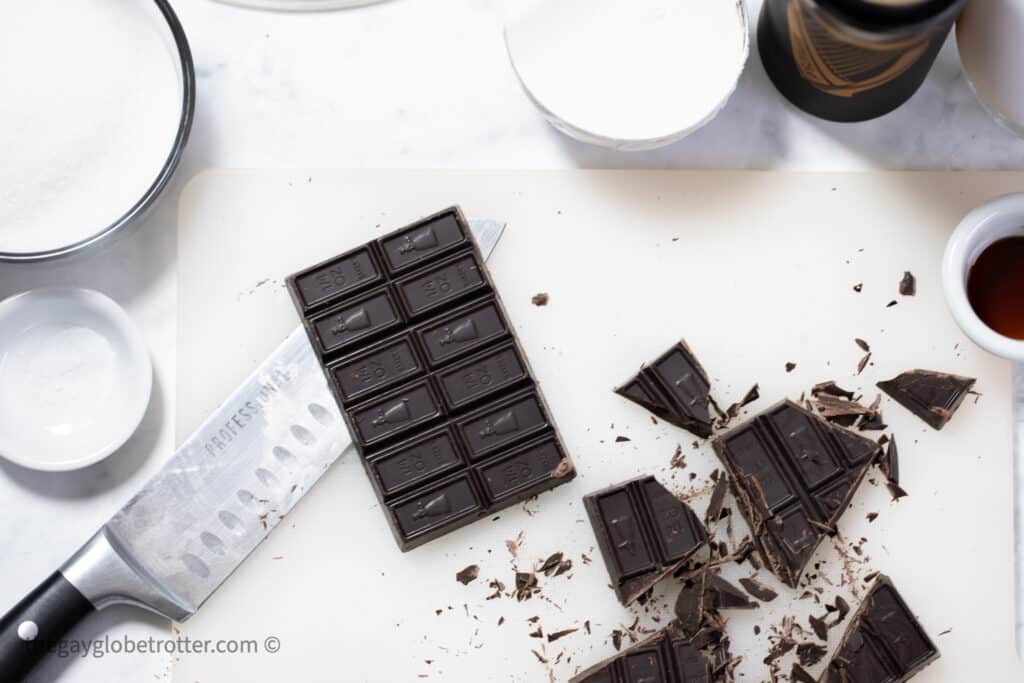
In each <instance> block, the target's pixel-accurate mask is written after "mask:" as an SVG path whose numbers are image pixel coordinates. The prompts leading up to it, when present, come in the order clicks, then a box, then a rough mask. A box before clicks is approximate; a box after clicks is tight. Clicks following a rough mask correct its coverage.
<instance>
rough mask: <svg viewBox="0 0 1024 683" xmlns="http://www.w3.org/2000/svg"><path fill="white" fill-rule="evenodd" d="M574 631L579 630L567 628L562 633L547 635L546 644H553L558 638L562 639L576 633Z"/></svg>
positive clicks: (556, 632)
mask: <svg viewBox="0 0 1024 683" xmlns="http://www.w3.org/2000/svg"><path fill="white" fill-rule="evenodd" d="M576 631H579V629H578V628H567V629H565V630H562V631H555V632H554V633H549V634H548V642H549V643H553V642H555V641H556V640H558V639H559V638H564V637H566V636H567V635H569V634H571V633H576Z"/></svg>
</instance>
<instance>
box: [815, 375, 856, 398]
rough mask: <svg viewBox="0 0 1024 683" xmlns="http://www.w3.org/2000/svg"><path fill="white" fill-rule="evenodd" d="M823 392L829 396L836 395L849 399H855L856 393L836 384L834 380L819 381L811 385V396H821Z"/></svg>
mask: <svg viewBox="0 0 1024 683" xmlns="http://www.w3.org/2000/svg"><path fill="white" fill-rule="evenodd" d="M822 394H825V395H828V396H835V397H836V398H845V399H847V400H848V401H853V400H854V399H855V397H856V395H855V394H854V393H853V392H852V391H847V390H846V389H843V388H842V387H841V386H839V385H838V384H836V383H835V382H834V381H833V380H828V381H827V382H819V383H818V384H815V385H814V386H813V387H811V396H821V395H822Z"/></svg>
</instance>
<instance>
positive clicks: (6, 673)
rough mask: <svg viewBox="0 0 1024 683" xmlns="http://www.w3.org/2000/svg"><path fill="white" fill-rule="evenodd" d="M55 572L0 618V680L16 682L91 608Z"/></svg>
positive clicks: (75, 590)
mask: <svg viewBox="0 0 1024 683" xmlns="http://www.w3.org/2000/svg"><path fill="white" fill-rule="evenodd" d="M95 609H96V608H95V607H93V606H92V603H91V602H89V601H88V600H86V599H85V597H83V596H82V594H81V593H79V592H78V589H77V588H75V587H74V586H73V585H71V582H69V581H68V580H67V579H65V578H64V575H63V574H61V573H60V572H59V571H57V572H54V573H53V574H51V575H50V578H48V579H46V581H43V582H42V583H41V584H39V586H38V587H37V588H36V589H35V590H34V591H32V592H31V593H29V594H28V595H26V596H25V598H24V599H23V600H22V601H21V602H19V603H18V604H17V605H15V606H14V607H12V608H11V611H9V612H8V613H7V614H5V615H4V616H3V617H2V618H0V680H2V681H20V680H22V679H23V678H25V676H26V675H28V672H29V671H31V670H32V668H33V667H34V666H35V665H36V664H38V663H39V661H40V660H42V659H43V657H45V656H46V653H47V652H49V650H50V649H51V648H52V647H54V646H55V645H56V644H57V643H58V642H59V641H60V640H61V639H62V638H63V637H64V636H65V635H67V633H68V631H70V630H71V629H72V627H74V626H75V624H77V623H78V622H80V621H81V620H82V619H84V618H85V617H86V616H88V615H89V614H90V613H92V612H94V611H95Z"/></svg>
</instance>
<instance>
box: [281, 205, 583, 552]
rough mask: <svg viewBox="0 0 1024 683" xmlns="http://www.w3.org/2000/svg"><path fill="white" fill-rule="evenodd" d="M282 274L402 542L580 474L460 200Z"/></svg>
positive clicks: (423, 538) (432, 534) (410, 543)
mask: <svg viewBox="0 0 1024 683" xmlns="http://www.w3.org/2000/svg"><path fill="white" fill-rule="evenodd" d="M287 282H288V288H289V291H290V293H291V296H292V299H293V301H294V303H295V307H296V309H297V310H298V311H299V313H300V316H301V317H302V322H303V325H304V327H305V329H306V332H307V334H308V336H309V338H310V341H311V342H312V345H313V349H314V351H315V352H316V354H317V356H318V359H319V360H320V363H321V365H322V366H323V367H324V370H325V374H326V375H327V380H328V385H329V386H330V387H331V391H332V393H333V394H334V396H335V398H336V399H337V400H338V403H339V405H340V406H341V409H342V415H343V417H344V419H345V422H346V425H347V426H348V428H349V431H350V432H351V433H352V437H353V442H354V443H355V446H356V449H357V450H358V451H359V455H360V457H361V459H362V460H363V465H364V467H365V469H366V471H367V474H368V475H369V477H370V481H371V483H372V484H373V486H374V489H375V492H376V494H377V497H378V499H379V500H380V502H381V505H382V507H383V508H384V509H385V510H386V512H387V516H388V521H389V524H390V526H391V529H392V531H393V533H394V535H395V538H396V540H397V542H398V544H399V546H400V547H401V548H402V550H409V549H411V548H414V547H416V546H417V545H420V544H421V543H425V542H427V541H429V540H431V539H434V538H437V537H438V536H441V535H443V534H444V533H446V532H448V531H451V530H454V529H456V528H458V527H460V526H462V525H464V524H468V523H469V522H471V521H473V520H475V519H479V518H481V517H485V516H490V515H491V514H493V513H494V512H496V511H498V510H500V509H502V508H504V507H507V506H509V505H512V504H514V503H515V502H517V501H519V500H523V499H525V498H527V497H529V496H533V495H535V494H537V493H540V492H542V491H545V490H548V489H551V488H554V487H556V486H558V485H560V484H563V483H565V482H568V481H571V480H572V479H573V478H574V477H575V473H576V471H575V468H574V467H573V465H572V462H571V461H570V460H569V458H568V456H567V455H566V452H565V448H564V446H563V445H562V442H561V440H560V437H559V435H558V431H557V429H556V428H555V425H554V422H553V420H552V419H551V413H550V411H549V410H548V408H547V406H546V405H545V403H544V398H543V396H542V395H541V392H540V389H539V387H538V386H537V383H536V381H535V380H534V378H533V377H532V376H531V373H530V370H529V366H528V365H527V363H526V360H525V357H524V356H523V353H522V350H521V349H520V348H519V344H518V341H517V340H516V337H515V334H514V332H513V328H512V326H511V325H510V324H509V321H508V317H507V315H506V313H505V310H504V309H503V307H502V305H501V302H500V300H499V298H498V296H497V293H496V292H495V291H494V285H493V283H492V282H491V279H490V276H489V275H488V273H487V270H486V268H484V265H483V259H482V257H481V255H480V253H479V250H478V249H477V247H476V243H475V241H474V239H473V237H472V233H471V232H470V231H469V226H468V224H467V223H466V220H465V218H464V217H463V216H462V213H461V212H460V211H459V210H458V208H457V207H453V208H451V209H446V210H445V211H442V212H440V213H438V214H435V215H433V216H430V217H428V218H425V219H423V220H422V221H418V222H416V223H414V224H413V225H410V226H408V227H406V228H403V229H401V230H399V231H397V232H393V233H391V234H388V235H385V236H384V237H382V238H380V239H378V240H375V241H373V242H371V243H369V244H365V245H363V246H361V247H357V248H355V249H353V250H351V251H348V252H346V253H345V254H342V255H341V256H338V257H334V258H331V259H328V260H326V261H324V262H322V263H320V264H319V265H316V266H313V267H312V268H309V269H307V270H304V271H302V272H300V273H297V274H295V275H293V276H292V277H290V278H288V281H287Z"/></svg>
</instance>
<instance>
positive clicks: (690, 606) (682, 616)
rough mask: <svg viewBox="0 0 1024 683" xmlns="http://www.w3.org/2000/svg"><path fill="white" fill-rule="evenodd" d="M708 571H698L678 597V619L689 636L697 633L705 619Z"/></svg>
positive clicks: (676, 609) (684, 632)
mask: <svg viewBox="0 0 1024 683" xmlns="http://www.w3.org/2000/svg"><path fill="white" fill-rule="evenodd" d="M707 577H708V572H706V571H702V572H698V573H697V575H696V576H694V577H693V578H692V579H690V580H688V581H687V582H686V583H685V584H684V585H683V589H682V590H681V591H680V592H679V595H678V596H677V597H676V605H675V613H676V621H677V623H678V624H679V627H680V629H681V630H682V632H683V634H685V636H686V637H687V638H689V637H692V636H694V635H696V633H697V631H699V630H700V627H701V623H702V622H703V620H704V598H705V595H706V588H707Z"/></svg>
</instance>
